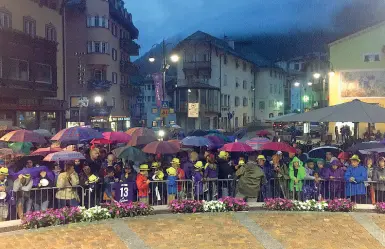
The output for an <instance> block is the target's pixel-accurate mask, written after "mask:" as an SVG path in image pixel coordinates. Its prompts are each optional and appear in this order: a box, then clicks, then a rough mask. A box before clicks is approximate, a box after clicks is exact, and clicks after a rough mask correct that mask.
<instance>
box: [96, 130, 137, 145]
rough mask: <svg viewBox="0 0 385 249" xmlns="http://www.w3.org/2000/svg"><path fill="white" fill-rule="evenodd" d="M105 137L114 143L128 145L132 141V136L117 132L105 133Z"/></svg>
mask: <svg viewBox="0 0 385 249" xmlns="http://www.w3.org/2000/svg"><path fill="white" fill-rule="evenodd" d="M103 137H104V138H105V139H108V140H110V141H111V142H113V143H128V142H129V141H130V139H131V136H130V135H128V134H126V133H124V132H117V131H111V132H103Z"/></svg>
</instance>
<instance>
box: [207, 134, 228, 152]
mask: <svg viewBox="0 0 385 249" xmlns="http://www.w3.org/2000/svg"><path fill="white" fill-rule="evenodd" d="M206 137H207V139H208V140H210V142H211V145H210V147H213V148H216V149H218V148H220V147H222V146H223V145H224V144H225V141H223V139H222V138H220V137H217V136H206Z"/></svg>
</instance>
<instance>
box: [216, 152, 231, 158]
mask: <svg viewBox="0 0 385 249" xmlns="http://www.w3.org/2000/svg"><path fill="white" fill-rule="evenodd" d="M218 157H219V158H221V159H226V158H228V157H229V153H227V152H226V151H223V150H222V151H221V152H219V155H218Z"/></svg>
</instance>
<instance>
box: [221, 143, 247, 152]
mask: <svg viewBox="0 0 385 249" xmlns="http://www.w3.org/2000/svg"><path fill="white" fill-rule="evenodd" d="M220 150H224V151H227V152H252V151H254V150H253V148H251V147H250V146H249V145H247V144H245V143H241V142H234V143H229V144H225V145H224V146H223V147H222V148H220Z"/></svg>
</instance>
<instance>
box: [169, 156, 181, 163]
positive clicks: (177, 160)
mask: <svg viewBox="0 0 385 249" xmlns="http://www.w3.org/2000/svg"><path fill="white" fill-rule="evenodd" d="M171 163H172V164H180V160H179V158H176V157H174V158H173V159H172V161H171Z"/></svg>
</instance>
